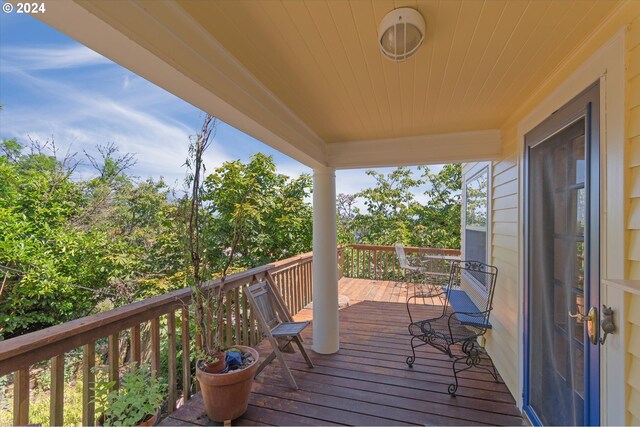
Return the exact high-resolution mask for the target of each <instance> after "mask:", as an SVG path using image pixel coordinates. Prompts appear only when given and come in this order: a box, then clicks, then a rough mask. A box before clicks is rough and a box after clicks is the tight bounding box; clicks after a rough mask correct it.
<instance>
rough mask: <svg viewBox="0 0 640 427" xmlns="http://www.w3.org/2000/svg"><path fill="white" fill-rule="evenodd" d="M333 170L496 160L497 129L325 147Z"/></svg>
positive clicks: (498, 151)
mask: <svg viewBox="0 0 640 427" xmlns="http://www.w3.org/2000/svg"><path fill="white" fill-rule="evenodd" d="M327 152H328V158H329V166H330V167H334V168H336V169H355V168H374V167H387V166H414V165H426V164H443V163H451V162H474V161H487V160H495V159H498V158H500V155H501V145H500V130H498V129H491V130H480V131H471V132H457V133H445V134H437V135H422V136H412V137H406V138H391V139H376V140H369V141H349V142H337V143H331V144H327Z"/></svg>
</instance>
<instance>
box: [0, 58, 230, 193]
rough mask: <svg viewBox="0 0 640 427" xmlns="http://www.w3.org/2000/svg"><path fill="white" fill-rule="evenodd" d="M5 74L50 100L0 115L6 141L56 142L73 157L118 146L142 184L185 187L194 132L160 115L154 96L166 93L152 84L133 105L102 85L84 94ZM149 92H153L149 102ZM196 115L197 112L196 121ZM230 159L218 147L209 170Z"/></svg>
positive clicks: (44, 80)
mask: <svg viewBox="0 0 640 427" xmlns="http://www.w3.org/2000/svg"><path fill="white" fill-rule="evenodd" d="M2 71H3V74H5V75H6V74H11V77H12V78H13V79H14V80H19V81H20V83H21V84H22V85H24V86H25V87H29V88H30V89H31V90H34V91H36V92H39V94H38V95H39V96H41V97H43V98H44V99H49V100H51V101H49V102H47V103H44V104H40V103H38V102H31V103H26V102H23V103H21V104H19V105H11V104H10V105H9V106H8V107H7V108H6V109H5V110H3V111H2V112H1V113H0V114H1V116H0V117H1V120H2V132H3V134H4V135H3V136H8V137H16V138H18V139H19V140H22V141H25V140H27V135H29V136H31V137H32V138H33V139H39V140H41V141H44V140H47V139H51V138H52V137H53V138H55V140H56V143H57V144H59V145H60V146H61V147H62V148H63V150H64V149H66V148H67V147H69V146H70V147H71V150H72V151H78V152H82V150H86V151H88V152H89V153H91V154H95V152H96V149H95V147H96V145H98V144H106V143H109V142H113V143H115V145H117V146H118V147H119V148H120V152H122V153H127V152H128V153H135V154H136V158H137V160H138V162H137V164H136V166H135V168H134V169H133V170H132V171H131V172H132V174H134V175H137V176H140V177H141V178H146V177H148V176H151V177H154V178H158V177H160V176H163V177H164V178H165V179H166V180H167V181H168V182H169V183H171V184H174V183H178V186H180V184H181V183H182V180H183V178H184V174H185V168H184V167H183V166H182V165H183V164H184V160H185V158H186V155H187V147H188V143H189V136H190V135H192V134H193V133H194V129H192V128H190V127H188V126H187V125H185V124H183V123H182V122H180V121H178V120H175V119H173V118H171V116H170V115H169V116H168V115H165V114H164V113H163V112H162V111H158V107H157V105H154V104H155V103H156V101H157V98H158V97H157V95H154V94H153V92H158V91H161V90H160V89H158V88H157V87H155V86H153V85H151V84H147V87H146V89H142V90H141V88H138V90H137V91H136V92H135V94H133V95H132V96H135V98H136V99H135V100H134V99H132V98H131V97H117V96H113V95H110V94H109V92H108V89H107V90H106V91H105V89H104V88H102V87H100V86H99V85H96V86H95V88H94V89H79V88H78V87H76V86H75V85H74V84H73V82H71V83H67V82H64V83H63V82H60V81H59V80H57V79H54V78H51V77H42V76H37V77H36V76H35V75H33V74H31V73H29V72H28V71H25V70H16V69H12V70H9V72H8V73H7V72H6V71H7V70H5V69H3V70H2ZM145 92H149V97H148V99H147V98H146V97H145ZM27 96H28V95H27ZM145 100H147V102H146V103H145ZM173 101H174V102H176V101H175V98H174V100H173ZM134 105H135V106H134ZM150 110H153V112H150ZM197 111H198V110H197V109H195V108H193V113H194V115H195V114H197ZM154 113H155V114H154ZM229 159H230V157H229V156H228V155H226V154H225V153H224V151H223V150H222V149H221V148H220V147H218V146H216V144H214V145H213V146H212V148H211V151H210V152H209V153H208V154H207V156H206V162H207V163H208V166H209V168H210V169H211V168H213V167H215V166H217V165H219V164H221V163H222V162H223V161H225V160H229Z"/></svg>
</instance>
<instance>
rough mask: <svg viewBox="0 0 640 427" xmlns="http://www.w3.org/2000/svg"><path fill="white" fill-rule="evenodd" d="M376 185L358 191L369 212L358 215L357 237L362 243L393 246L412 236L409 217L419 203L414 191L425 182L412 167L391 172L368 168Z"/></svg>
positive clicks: (355, 222)
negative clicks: (415, 176)
mask: <svg viewBox="0 0 640 427" xmlns="http://www.w3.org/2000/svg"><path fill="white" fill-rule="evenodd" d="M366 173H367V175H370V176H373V177H374V178H375V180H376V186H375V187H372V188H367V189H365V190H363V191H361V192H359V193H358V194H357V196H358V197H361V198H363V199H364V204H365V206H366V208H367V212H366V214H362V213H361V214H359V215H356V217H355V218H354V224H355V227H356V230H357V231H356V240H357V241H358V242H360V243H369V244H378V245H392V244H394V243H395V242H403V241H407V240H409V238H410V235H411V228H410V221H409V219H410V216H411V212H412V210H413V208H414V206H415V204H416V201H415V196H414V192H413V190H414V189H415V188H417V187H418V186H419V185H420V184H422V180H421V179H415V178H413V176H412V173H411V170H410V169H408V168H404V167H399V168H397V169H394V170H393V171H391V172H389V174H388V175H385V174H382V173H379V172H376V171H373V170H369V171H367V172H366Z"/></svg>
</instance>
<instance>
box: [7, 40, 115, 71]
mask: <svg viewBox="0 0 640 427" xmlns="http://www.w3.org/2000/svg"><path fill="white" fill-rule="evenodd" d="M2 57H3V61H2V67H3V68H5V67H6V68H8V67H11V68H16V69H19V70H22V71H35V70H55V69H61V68H78V67H86V66H91V65H100V64H110V63H111V61H109V60H108V59H107V58H105V57H103V56H101V55H100V54H98V53H96V52H94V51H92V50H91V49H89V48H88V47H85V46H82V45H77V46H65V47H58V48H41V47H17V46H9V47H3V48H2Z"/></svg>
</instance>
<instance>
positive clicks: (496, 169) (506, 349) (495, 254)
mask: <svg viewBox="0 0 640 427" xmlns="http://www.w3.org/2000/svg"><path fill="white" fill-rule="evenodd" d="M511 142H512V144H511V145H510V146H509V147H507V148H508V149H507V150H506V154H505V155H503V158H502V159H501V160H500V161H495V162H493V164H492V170H491V174H492V177H491V197H492V199H491V211H492V212H491V221H492V222H491V237H490V238H491V260H490V263H491V264H493V265H495V266H496V267H498V280H497V283H496V291H495V295H494V303H493V307H494V308H493V312H492V313H491V324H492V326H493V329H492V330H490V331H489V332H487V335H486V338H487V343H486V349H487V351H488V352H489V354H490V355H491V358H492V359H493V362H494V363H495V365H496V368H497V369H498V372H500V375H501V376H502V378H503V379H504V381H505V383H506V385H507V387H509V390H510V391H511V393H512V394H513V395H514V396H516V395H517V378H518V366H517V360H518V358H517V348H518V338H517V336H518V330H517V324H518V322H517V320H518V268H517V264H518V227H517V222H518V168H517V163H516V158H517V156H516V154H515V144H514V143H515V136H514V138H513V139H512V141H511ZM480 168H481V165H479V164H477V163H466V164H465V165H464V167H463V170H462V172H463V176H464V177H465V179H468V178H471V177H472V176H473V175H474V174H475V173H476V172H477V171H479V170H480Z"/></svg>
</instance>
